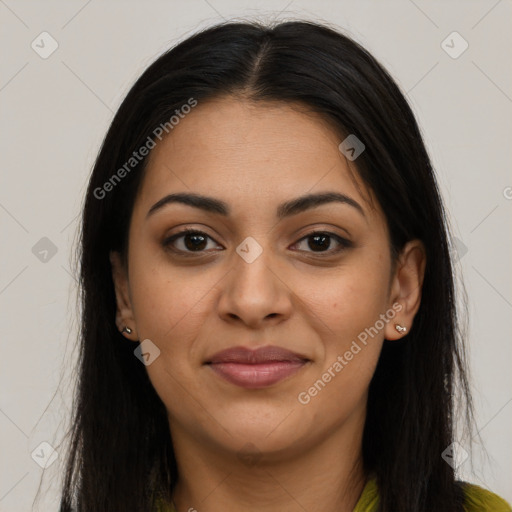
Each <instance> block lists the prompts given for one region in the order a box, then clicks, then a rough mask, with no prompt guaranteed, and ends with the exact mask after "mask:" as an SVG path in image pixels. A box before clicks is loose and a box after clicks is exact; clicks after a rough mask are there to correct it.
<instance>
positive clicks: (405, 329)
mask: <svg viewBox="0 0 512 512" xmlns="http://www.w3.org/2000/svg"><path fill="white" fill-rule="evenodd" d="M395 329H396V330H397V331H398V332H399V333H403V332H405V331H407V327H404V326H403V325H398V324H395Z"/></svg>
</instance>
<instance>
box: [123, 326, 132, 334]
mask: <svg viewBox="0 0 512 512" xmlns="http://www.w3.org/2000/svg"><path fill="white" fill-rule="evenodd" d="M121 332H125V333H126V334H131V333H132V332H133V331H132V330H131V329H130V328H129V327H128V326H125V328H124V329H123V330H122V331H121Z"/></svg>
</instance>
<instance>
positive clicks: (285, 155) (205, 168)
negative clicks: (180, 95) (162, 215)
mask: <svg viewBox="0 0 512 512" xmlns="http://www.w3.org/2000/svg"><path fill="white" fill-rule="evenodd" d="M340 142H341V137H340V135H339V134H338V133H337V131H336V130H335V129H334V127H333V126H332V125H331V124H329V123H328V122H326V121H325V120H324V119H323V118H322V117H321V116H320V115H319V114H317V113H314V112H311V111H308V110H307V109H306V108H305V107H303V106H302V105H297V104H285V103H278V102H272V103H270V102H265V103H261V102H258V103H254V102H250V101H246V100H241V99H238V98H234V97H224V98H221V99H216V100H210V101H206V102H204V103H199V104H198V105H197V106H196V107H195V108H194V109H193V110H192V111H191V112H190V113H189V114H187V115H185V116H184V117H183V118H182V119H180V121H179V123H178V124H177V125H175V126H174V128H173V129H172V131H171V132H170V133H169V135H167V136H166V137H165V138H164V139H163V140H162V141H161V142H159V143H157V145H156V147H155V148H154V149H153V150H152V151H151V154H150V156H149V161H148V165H147V167H146V174H145V177H144V180H143V183H142V186H141V190H140V191H139V195H138V199H137V205H136V207H137V206H143V207H145V208H146V209H147V208H149V207H151V205H152V204H153V203H155V202H156V201H158V200H159V199H160V198H161V197H162V196H164V195H165V194H168V193H171V192H197V193H200V194H203V195H208V196H215V197H218V198H219V199H222V200H224V201H225V202H227V203H229V204H232V205H233V210H234V211H236V212H237V213H238V214H242V213H243V212H242V210H243V209H245V210H247V209H248V208H249V206H251V205H252V206H258V207H259V208H260V209H261V208H262V207H264V205H266V204H269V205H270V203H277V202H279V203H281V202H282V201H283V200H286V199H290V198H294V197H298V196H303V195H305V194H307V193H313V192H317V191H326V190H329V191H337V192H340V193H343V194H347V195H350V196H351V197H353V198H354V199H355V200H356V201H357V202H359V203H360V204H361V206H363V207H364V208H365V209H367V208H368V204H367V203H366V201H367V200H368V196H367V194H368V191H367V189H366V187H365V185H364V184H363V183H362V181H361V180H360V178H359V176H358V174H357V172H356V171H355V169H354V168H350V167H349V165H350V163H349V162H348V161H347V160H346V159H345V157H344V156H343V155H342V154H341V152H340V151H339V149H338V146H339V144H340ZM362 194H364V195H362Z"/></svg>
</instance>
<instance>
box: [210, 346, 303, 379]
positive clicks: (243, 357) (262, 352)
mask: <svg viewBox="0 0 512 512" xmlns="http://www.w3.org/2000/svg"><path fill="white" fill-rule="evenodd" d="M307 362H308V359H307V358H305V357H304V356H301V355H299V354H295V353H294V352H290V351H289V350H285V349H282V348H280V347H275V346H268V347H261V348H259V349H257V350H251V349H247V348H245V347H234V348H230V349H227V350H223V351H222V352H218V353H217V354H215V355H214V356H213V357H212V358H211V359H210V360H209V361H207V362H206V364H208V365H209V366H210V368H211V369H212V370H213V371H214V372H215V373H217V374H218V375H219V376H221V377H223V378H224V379H225V380H227V381H229V382H231V383H232V384H236V385H237V386H241V387H244V388H248V389H256V388H263V387H267V386H271V385H272V384H275V383H276V382H279V381H281V380H283V379H285V378H286V377H289V376H291V375H293V374H294V373H296V372H297V371H298V370H300V368H302V367H303V366H304V365H305V364H306V363H307Z"/></svg>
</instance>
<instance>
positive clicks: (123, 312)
mask: <svg viewBox="0 0 512 512" xmlns="http://www.w3.org/2000/svg"><path fill="white" fill-rule="evenodd" d="M109 256H110V264H111V266H112V280H113V282H114V289H115V294H116V304H117V308H116V326H117V329H118V330H119V332H121V333H122V334H123V335H124V336H125V337H126V338H128V339H133V340H134V341H136V339H137V333H136V332H135V331H136V327H135V319H134V315H133V310H132V305H131V298H130V292H129V287H128V275H127V272H126V268H125V266H124V264H123V262H122V258H121V254H120V253H119V252H117V251H111V252H110V255H109Z"/></svg>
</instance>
